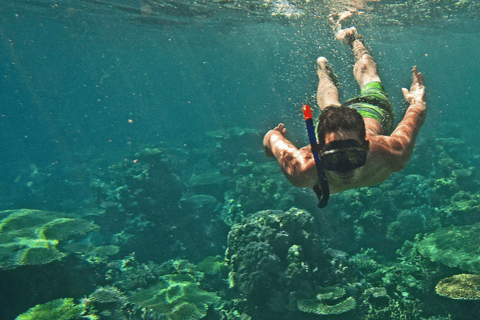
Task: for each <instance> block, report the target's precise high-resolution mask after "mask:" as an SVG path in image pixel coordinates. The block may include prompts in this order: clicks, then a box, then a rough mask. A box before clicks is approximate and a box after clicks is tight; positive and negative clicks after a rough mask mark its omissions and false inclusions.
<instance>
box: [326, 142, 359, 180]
mask: <svg viewBox="0 0 480 320" xmlns="http://www.w3.org/2000/svg"><path fill="white" fill-rule="evenodd" d="M367 155H368V147H365V146H364V145H362V144H361V143H360V142H359V141H357V140H353V139H348V140H335V141H332V142H330V143H327V144H326V145H325V146H324V147H323V148H322V151H321V152H320V159H321V162H322V164H323V166H324V168H325V169H327V170H332V171H337V172H342V173H345V172H349V171H351V170H353V169H356V168H359V167H361V166H363V165H365V162H366V161H367Z"/></svg>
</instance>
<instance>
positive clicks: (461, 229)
mask: <svg viewBox="0 0 480 320" xmlns="http://www.w3.org/2000/svg"><path fill="white" fill-rule="evenodd" d="M479 233H480V223H476V224H474V225H467V226H457V227H448V228H442V229H439V230H436V231H435V232H433V233H430V234H427V235H426V236H425V237H424V239H423V240H421V241H419V242H418V243H417V244H416V248H417V249H418V251H419V252H420V253H421V254H422V255H423V256H425V257H427V258H429V259H430V260H432V261H438V262H441V263H443V264H445V265H447V266H449V267H452V268H454V267H458V268H460V269H463V270H466V271H470V272H474V273H480V238H479V236H478V235H479Z"/></svg>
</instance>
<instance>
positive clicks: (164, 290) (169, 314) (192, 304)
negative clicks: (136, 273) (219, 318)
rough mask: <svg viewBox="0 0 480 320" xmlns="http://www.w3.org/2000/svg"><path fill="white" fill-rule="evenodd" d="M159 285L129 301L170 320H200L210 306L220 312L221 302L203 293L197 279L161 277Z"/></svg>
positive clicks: (143, 291)
mask: <svg viewBox="0 0 480 320" xmlns="http://www.w3.org/2000/svg"><path fill="white" fill-rule="evenodd" d="M159 280H160V282H159V283H158V284H156V285H154V286H152V287H149V288H147V289H144V290H141V291H137V292H134V293H132V294H131V295H130V301H131V302H132V303H134V304H136V307H137V306H138V308H146V309H148V310H149V313H151V314H155V313H156V314H159V315H160V314H161V315H164V316H165V317H166V318H167V319H170V320H177V319H178V320H180V319H191V320H198V319H202V318H203V317H205V316H206V315H207V311H208V309H209V307H210V306H212V307H213V308H221V306H222V301H221V298H220V297H219V296H217V295H216V294H215V293H213V292H208V291H205V290H202V289H201V288H200V286H199V284H198V283H197V281H196V279H195V278H194V277H193V276H191V275H188V274H170V275H165V276H162V277H161V278H160V279H159Z"/></svg>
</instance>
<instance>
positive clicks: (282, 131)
mask: <svg viewBox="0 0 480 320" xmlns="http://www.w3.org/2000/svg"><path fill="white" fill-rule="evenodd" d="M279 133H280V134H281V135H282V137H283V138H285V136H286V134H287V129H285V125H284V124H283V123H280V124H278V126H276V127H275V128H273V129H272V130H270V131H268V132H267V134H266V135H265V138H263V148H264V150H265V155H266V156H267V157H269V158H275V155H274V154H273V152H272V150H271V137H272V135H277V134H279Z"/></svg>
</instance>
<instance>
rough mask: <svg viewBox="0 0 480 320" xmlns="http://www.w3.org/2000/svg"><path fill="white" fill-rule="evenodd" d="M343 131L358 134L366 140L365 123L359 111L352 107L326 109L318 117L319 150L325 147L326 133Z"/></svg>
mask: <svg viewBox="0 0 480 320" xmlns="http://www.w3.org/2000/svg"><path fill="white" fill-rule="evenodd" d="M341 130H345V131H353V132H358V136H359V138H360V139H361V140H362V141H364V140H365V135H366V134H365V123H364V122H363V117H362V116H361V115H360V113H358V111H357V110H355V109H353V108H350V107H344V106H340V107H334V106H330V107H326V108H325V109H324V110H323V111H322V113H321V114H320V116H319V117H318V124H317V132H316V134H317V139H318V146H319V148H320V149H321V148H323V146H324V145H325V135H326V133H331V132H338V131H341Z"/></svg>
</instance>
